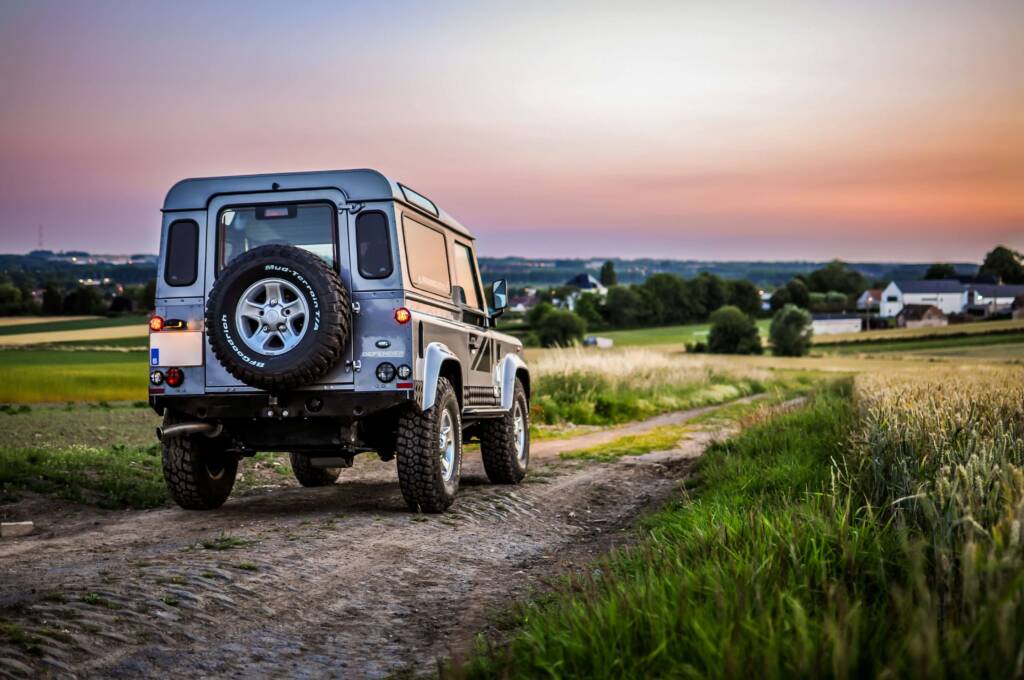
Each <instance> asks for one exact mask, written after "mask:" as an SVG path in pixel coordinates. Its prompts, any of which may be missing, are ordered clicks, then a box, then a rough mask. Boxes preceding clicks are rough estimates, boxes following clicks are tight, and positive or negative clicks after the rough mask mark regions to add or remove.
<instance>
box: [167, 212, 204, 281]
mask: <svg viewBox="0 0 1024 680" xmlns="http://www.w3.org/2000/svg"><path fill="white" fill-rule="evenodd" d="M198 265H199V224H198V223H197V222H194V221H193V220H178V221H177V222H172V223H171V226H170V227H168V228H167V260H166V261H165V262H164V281H166V282H167V284H168V285H171V286H191V285H192V284H193V283H195V282H196V271H197V269H198Z"/></svg>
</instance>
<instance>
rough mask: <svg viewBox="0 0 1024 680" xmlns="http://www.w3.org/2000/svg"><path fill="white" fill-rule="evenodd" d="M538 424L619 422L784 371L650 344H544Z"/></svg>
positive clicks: (537, 362) (725, 396)
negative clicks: (734, 365)
mask: <svg viewBox="0 0 1024 680" xmlns="http://www.w3.org/2000/svg"><path fill="white" fill-rule="evenodd" d="M531 370H532V372H533V375H534V378H533V399H532V400H531V401H532V403H531V411H532V418H533V421H534V422H535V423H537V424H548V425H550V424H561V423H573V424H576V425H613V424H616V423H623V422H627V421H631V420H638V419H641V418H648V417H650V416H654V415H658V414H660V413H667V412H669V411H678V410H683V409H688V408H694V407H698V406H706V405H709V404H719V403H722V402H726V401H731V400H733V399H737V398H739V397H743V396H747V395H750V394H755V393H758V392H762V391H764V389H765V382H766V381H768V380H781V379H783V378H782V376H781V375H776V374H772V373H770V372H768V371H761V370H757V369H750V368H744V369H741V370H735V369H730V368H729V367H728V365H727V364H725V363H717V364H716V363H712V362H710V361H708V360H705V359H703V358H694V357H686V356H685V355H672V354H669V353H666V352H658V351H653V350H646V349H638V348H634V349H626V350H615V351H608V352H593V351H588V350H585V349H581V348H567V349H556V350H544V351H542V352H538V353H536V354H535V356H534V357H532V358H531Z"/></svg>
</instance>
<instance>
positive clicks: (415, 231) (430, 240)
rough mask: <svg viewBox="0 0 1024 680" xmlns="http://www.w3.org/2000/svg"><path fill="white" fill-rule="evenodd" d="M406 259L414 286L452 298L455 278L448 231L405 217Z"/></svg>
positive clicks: (403, 225)
mask: <svg viewBox="0 0 1024 680" xmlns="http://www.w3.org/2000/svg"><path fill="white" fill-rule="evenodd" d="M402 231H403V232H404V233H405V259H406V262H407V265H406V266H407V267H408V268H409V279H410V280H411V281H412V285H414V286H416V287H417V288H420V289H422V290H426V291H429V292H431V293H437V294H438V295H444V296H445V297H448V296H449V295H451V294H452V280H451V277H450V276H449V274H448V249H447V248H446V247H445V243H444V234H442V233H441V232H439V231H437V230H436V229H431V228H430V227H428V226H426V225H423V224H420V223H419V222H417V221H415V220H410V219H409V218H408V217H406V218H404V219H403V220H402Z"/></svg>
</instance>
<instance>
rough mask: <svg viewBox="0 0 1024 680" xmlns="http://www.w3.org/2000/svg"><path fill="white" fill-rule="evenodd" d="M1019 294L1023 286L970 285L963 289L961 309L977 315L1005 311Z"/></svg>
mask: <svg viewBox="0 0 1024 680" xmlns="http://www.w3.org/2000/svg"><path fill="white" fill-rule="evenodd" d="M1019 295H1024V286H1001V285H992V284H982V283H979V284H974V285H970V286H967V287H966V288H965V289H964V297H963V311H965V312H967V313H969V314H975V315H979V316H988V315H990V314H996V313H1000V312H1002V313H1005V312H1007V311H1009V310H1010V308H1011V307H1013V301H1014V300H1015V299H1016V298H1017V296H1019Z"/></svg>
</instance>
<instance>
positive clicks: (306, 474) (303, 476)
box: [288, 453, 341, 487]
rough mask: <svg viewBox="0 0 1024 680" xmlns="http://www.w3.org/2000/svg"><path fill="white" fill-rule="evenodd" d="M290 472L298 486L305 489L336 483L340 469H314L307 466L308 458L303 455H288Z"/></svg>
mask: <svg viewBox="0 0 1024 680" xmlns="http://www.w3.org/2000/svg"><path fill="white" fill-rule="evenodd" d="M288 457H289V458H290V459H291V462H292V472H293V473H295V479H297V480H299V484H301V485H302V486H305V487H314V486H330V485H331V484H334V483H335V482H336V481H338V475H340V474H341V468H316V467H313V466H312V465H310V464H309V456H307V455H306V454H304V453H289V454H288Z"/></svg>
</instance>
